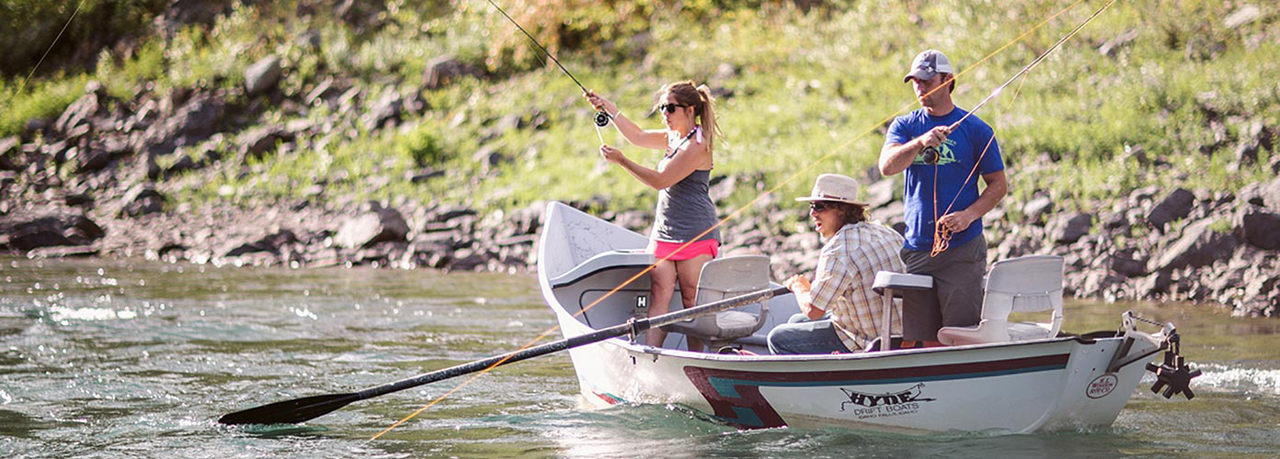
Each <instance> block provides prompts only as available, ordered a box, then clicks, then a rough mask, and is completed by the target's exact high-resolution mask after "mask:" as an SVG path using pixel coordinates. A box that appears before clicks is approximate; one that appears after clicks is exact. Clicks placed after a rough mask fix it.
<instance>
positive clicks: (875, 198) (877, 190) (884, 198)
mask: <svg viewBox="0 0 1280 459" xmlns="http://www.w3.org/2000/svg"><path fill="white" fill-rule="evenodd" d="M896 189H898V187H896V186H894V184H893V179H884V180H880V181H877V182H876V183H873V184H871V186H868V187H867V199H866V200H867V204H868V205H869V206H870V207H871V208H872V209H877V208H880V207H884V206H886V205H889V203H891V202H893V191H894V190H896Z"/></svg>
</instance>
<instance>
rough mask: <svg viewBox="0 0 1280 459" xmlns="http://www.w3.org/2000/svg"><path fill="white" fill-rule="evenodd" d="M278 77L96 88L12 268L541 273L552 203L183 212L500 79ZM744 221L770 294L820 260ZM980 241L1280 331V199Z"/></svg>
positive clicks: (781, 218)
mask: <svg viewBox="0 0 1280 459" xmlns="http://www.w3.org/2000/svg"><path fill="white" fill-rule="evenodd" d="M348 3H349V2H348ZM166 18H168V16H166V17H165V18H161V19H166ZM166 20H168V19H166ZM159 23H164V21H160V22H159ZM313 38H315V37H310V38H308V37H301V38H300V39H299V43H300V44H299V46H302V47H306V46H310V45H309V43H311V42H312V41H314V40H312V39H313ZM281 62H282V60H281V58H280V57H276V56H271V57H267V58H265V59H262V60H260V61H258V62H257V63H255V64H254V65H252V66H249V67H248V69H247V70H246V72H245V74H244V83H243V84H242V85H219V84H214V85H210V86H209V87H193V88H177V89H172V90H166V91H164V92H161V91H158V90H154V89H153V88H152V87H151V86H149V85H142V86H140V87H139V89H138V91H137V92H136V93H135V94H134V95H133V96H132V97H130V98H127V99H120V98H117V97H113V96H112V95H111V94H109V93H108V91H106V90H105V89H104V88H103V87H102V86H101V85H99V84H97V83H94V82H89V83H88V84H87V85H86V86H85V90H84V94H83V95H82V96H80V97H79V99H78V100H76V101H75V102H74V103H71V104H70V105H69V106H68V107H67V108H66V109H65V110H64V111H63V112H62V113H61V115H60V116H57V117H56V118H53V119H32V120H30V121H29V122H28V123H27V125H26V127H25V129H24V130H23V132H22V133H21V134H20V135H16V136H12V137H8V138H3V139H0V250H2V251H6V252H9V253H13V254H17V255H21V256H28V257H73V256H89V257H93V256H97V257H141V258H146V259H152V260H162V261H166V262H173V263H179V262H181V263H212V264H218V265H226V264H229V265H244V264H251V265H277V266H287V267H297V268H305V267H314V266H333V265H345V266H354V265H367V266H377V267H392V268H402V269H414V268H428V269H441V270H467V271H469V270H489V271H504V272H521V271H529V270H532V269H534V266H535V265H536V260H535V253H536V252H535V247H534V246H535V244H536V239H537V237H536V235H537V231H538V228H539V227H540V225H541V221H542V209H543V207H544V205H543V204H541V203H538V204H532V205H529V206H527V207H524V208H517V209H507V210H492V211H488V210H480V209H477V208H473V207H470V206H468V205H463V204H459V203H450V202H439V201H436V202H419V201H413V200H409V199H398V200H393V201H391V202H362V201H356V200H354V199H352V198H350V197H347V196H344V195H342V194H341V193H340V192H337V191H333V190H334V187H332V185H334V184H335V183H331V182H327V181H326V180H328V181H334V182H336V181H342V180H345V179H344V178H342V177H336V178H332V177H330V178H326V179H317V180H315V181H314V183H305V184H301V185H298V184H292V183H291V184H286V185H284V186H301V187H304V188H303V189H302V190H301V192H297V193H292V195H293V196H303V197H295V198H267V197H261V196H239V195H238V191H237V190H235V189H230V188H228V189H226V190H223V189H219V190H217V194H218V195H219V197H221V198H225V199H221V200H219V199H213V200H206V201H203V202H206V203H204V204H193V203H192V202H196V200H183V199H179V198H178V195H181V194H182V193H183V191H182V190H190V189H192V187H191V184H193V183H196V184H198V183H204V182H209V181H212V180H211V178H213V177H217V176H218V174H236V173H239V174H241V175H249V174H253V173H254V172H255V169H254V168H255V167H261V165H260V164H257V163H258V162H259V160H260V159H261V158H263V157H264V155H267V154H279V153H280V152H285V153H287V152H297V151H323V150H324V149H325V148H328V147H329V146H332V145H335V144H340V143H342V142H344V141H348V140H350V139H355V138H357V137H358V136H359V135H360V133H361V132H368V131H375V130H380V129H396V128H397V127H398V126H400V125H401V124H402V122H403V120H406V119H411V118H413V117H419V116H421V115H422V114H423V113H424V112H426V111H428V110H431V107H429V102H428V101H427V100H426V99H425V98H424V97H423V94H424V93H427V92H429V91H431V90H433V89H437V88H439V87H441V86H443V85H448V84H450V82H451V81H455V80H456V79H458V78H476V77H479V78H488V76H486V75H485V72H484V71H483V70H479V69H477V68H476V67H475V66H474V65H471V64H469V63H467V62H463V61H459V60H456V59H453V58H451V57H449V56H440V57H438V58H435V59H432V60H431V61H430V62H428V63H427V65H426V70H425V74H424V75H423V78H422V82H423V83H422V86H421V87H402V86H396V85H389V86H386V87H387V88H389V89H385V90H381V91H376V92H375V91H371V90H368V89H365V87H363V86H361V85H359V84H356V82H354V81H353V80H348V79H344V78H342V77H340V76H337V75H334V76H330V77H326V78H325V79H323V80H322V81H321V82H320V83H318V84H316V85H314V86H309V87H307V88H306V90H305V91H293V92H289V91H284V90H282V88H281V81H282V78H283V77H284V76H285V75H284V72H285V70H284V69H283V68H282V64H281ZM230 86H234V87H230ZM1197 103H1199V104H1201V105H1202V107H1203V110H1204V111H1205V112H1206V113H1209V114H1212V115H1214V116H1211V117H1209V119H1210V121H1209V125H1208V126H1206V129H1209V130H1211V131H1213V132H1220V133H1221V135H1218V136H1217V137H1215V139H1216V141H1217V142H1219V144H1221V145H1238V148H1236V155H1235V160H1236V162H1237V163H1239V164H1247V165H1249V167H1264V168H1268V169H1269V170H1270V171H1272V172H1273V173H1277V174H1280V155H1274V154H1273V155H1271V156H1272V158H1271V159H1270V163H1269V164H1257V162H1258V161H1259V152H1260V151H1264V150H1265V151H1274V148H1275V147H1274V144H1273V143H1274V139H1275V138H1276V137H1277V135H1280V129H1278V128H1276V127H1270V128H1268V127H1266V126H1264V125H1263V124H1262V123H1261V122H1260V121H1253V122H1247V121H1248V120H1247V119H1244V118H1242V117H1241V116H1237V115H1232V114H1231V113H1230V112H1229V111H1224V110H1225V109H1217V108H1214V99H1213V94H1212V93H1205V94H1203V95H1202V100H1199V101H1197ZM313 110H314V111H313ZM315 113H321V114H322V115H315ZM308 114H310V115H311V116H306V115H308ZM1231 117H1235V118H1240V119H1238V120H1235V121H1232V124H1231V125H1232V126H1236V125H1242V126H1246V128H1245V129H1242V130H1240V132H1236V131H1235V130H1228V129H1227V128H1226V127H1224V126H1225V125H1224V124H1223V123H1222V122H1220V121H1215V120H1217V119H1220V118H1230V119H1234V118H1231ZM270 120H275V121H270ZM1237 121H1238V122H1237ZM545 123H547V120H546V119H545V117H544V116H542V115H541V114H540V113H537V112H536V110H534V111H532V112H530V113H524V114H521V115H518V116H517V115H512V116H507V117H504V118H501V119H495V120H491V122H488V126H489V127H488V128H486V129H489V131H487V132H486V133H481V134H483V135H482V136H487V137H489V138H493V137H497V136H499V135H501V134H502V133H504V132H507V131H510V130H519V129H529V130H537V129H540V128H543V126H544V125H545ZM1214 123H1216V124H1214ZM481 143H482V144H483V143H484V142H481ZM1221 145H1214V146H1198V147H1197V146H1189V147H1188V148H1189V149H1195V148H1201V149H1202V150H1203V149H1208V150H1212V149H1213V148H1217V147H1218V146H1221ZM1210 147H1213V148H1210ZM1125 155H1126V156H1127V157H1129V158H1131V159H1134V160H1135V161H1136V162H1137V163H1139V164H1143V165H1144V166H1145V167H1150V168H1162V167H1167V166H1168V163H1163V164H1162V161H1161V160H1160V159H1158V158H1154V159H1149V158H1147V155H1145V154H1144V153H1143V151H1142V149H1141V147H1138V146H1135V147H1125ZM509 156H510V153H504V152H502V151H499V150H495V149H492V148H488V147H487V146H484V145H482V146H481V147H480V148H479V149H478V151H476V152H475V153H474V154H473V155H472V156H471V157H472V159H473V160H475V161H476V162H478V163H484V164H490V165H497V164H501V163H504V162H508V161H512V158H511V157H509ZM1055 162H1056V160H1055V159H1053V158H1046V159H1045V160H1044V161H1034V162H1032V161H1024V162H1023V163H1032V164H1030V165H1027V164H1023V165H1022V166H1021V167H1023V168H1024V170H1023V171H1019V170H1016V168H1013V167H1012V166H1011V171H1010V176H1011V178H1012V180H1013V186H1015V187H1031V186H1034V184H1029V183H1020V182H1019V181H1018V177H1019V173H1020V172H1027V170H1026V169H1025V168H1032V167H1034V168H1042V169H1048V170H1052V168H1054V167H1061V166H1058V165H1056V164H1055ZM844 172H846V173H850V172H849V171H844ZM444 173H445V172H444V171H440V170H433V169H429V168H423V169H422V170H418V171H414V172H411V173H409V174H407V175H405V176H403V177H388V176H375V181H380V182H381V184H382V185H385V184H386V183H387V182H391V181H398V180H404V181H410V182H420V181H425V180H431V179H432V178H433V177H437V176H439V175H441V174H444ZM482 173H484V174H491V173H494V172H493V171H491V170H489V169H488V168H485V169H484V170H483V171H482ZM850 175H855V176H858V178H859V179H860V180H861V181H862V182H863V183H866V184H868V186H867V188H866V189H867V194H868V200H869V201H870V202H871V204H872V207H873V212H872V215H873V218H875V219H877V220H881V221H884V222H887V223H889V224H895V225H898V226H899V227H900V225H901V219H902V217H901V214H902V204H901V201H900V198H898V197H896V196H895V195H900V194H901V192H900V190H899V188H900V185H897V184H895V182H894V180H893V179H885V178H882V177H880V176H879V174H878V173H876V172H874V171H868V172H864V173H861V174H858V173H850ZM483 179H484V177H475V178H473V180H472V183H478V181H479V180H483ZM713 181H714V184H713V187H712V195H713V197H714V198H715V199H716V200H717V204H718V205H719V206H720V207H721V210H722V214H724V215H727V214H728V213H729V212H730V211H731V210H732V209H731V208H730V206H729V204H728V202H727V201H728V199H729V197H730V196H733V195H735V190H739V189H741V190H750V191H752V192H754V191H755V190H765V189H770V188H771V187H772V185H773V184H772V183H766V180H765V179H763V178H760V177H758V176H747V175H734V176H718V177H714V179H713ZM348 182H349V180H348ZM361 185H364V183H362V184H361ZM368 185H370V186H377V185H378V184H374V183H370V184H368ZM573 204H574V205H575V206H576V207H578V208H581V209H584V210H586V211H588V212H591V213H593V214H596V215H600V216H602V217H604V218H606V219H608V220H612V221H615V222H618V223H619V224H621V225H623V226H625V227H628V228H631V229H634V230H637V231H642V232H643V231H645V230H646V228H647V227H648V225H649V224H650V215H649V212H648V211H647V210H642V211H636V210H620V209H614V208H611V206H610V203H609V200H608V198H606V197H586V196H584V197H583V201H580V202H576V203H573ZM1076 209H1091V210H1090V211H1087V212H1081V211H1078V210H1076ZM744 215H745V216H743V217H741V218H738V219H735V220H733V221H729V222H727V223H726V227H725V228H724V229H723V234H724V237H725V241H724V242H725V245H724V250H725V253H744V252H751V253H764V254H768V255H770V256H771V257H772V259H773V267H774V271H775V272H774V274H775V278H777V279H783V278H785V277H786V276H788V275H790V274H793V273H799V272H808V271H810V270H812V269H813V267H814V263H815V262H816V255H815V254H816V251H817V249H818V247H819V245H820V241H819V239H818V237H817V235H816V234H815V233H814V232H813V231H812V229H811V228H810V226H809V224H808V223H807V219H806V215H805V213H804V210H803V208H802V207H801V206H797V205H794V203H793V202H792V201H791V199H790V197H789V196H788V197H781V196H774V197H770V198H767V199H764V200H762V201H761V203H760V204H757V208H755V209H752V210H751V211H749V212H746V213H745V214H744ZM986 226H987V233H986V234H987V237H988V244H989V259H990V260H992V261H994V260H1001V259H1007V258H1011V257H1016V256H1022V255H1029V254H1045V253H1050V254H1058V255H1062V256H1064V257H1065V258H1066V262H1067V269H1066V282H1065V283H1066V288H1067V292H1068V293H1069V294H1071V295H1075V296H1077V297H1086V298H1098V299H1103V300H1107V301H1124V300H1146V301H1189V302H1198V303H1209V304H1217V305H1222V306H1224V307H1228V308H1231V309H1232V311H1233V313H1234V314H1236V315H1242V316H1246V315H1247V316H1259V315H1261V316H1276V315H1280V285H1277V284H1278V283H1280V179H1272V180H1270V181H1264V182H1258V183H1253V184H1251V185H1249V186H1246V187H1244V188H1242V189H1240V190H1235V191H1234V192H1210V191H1207V190H1201V189H1183V188H1179V187H1178V186H1177V184H1176V183H1171V184H1156V185H1155V186H1151V187H1147V188H1140V189H1137V190H1133V191H1131V192H1129V193H1127V195H1124V196H1123V197H1121V198H1115V199H1113V200H1110V201H1094V202H1086V203H1079V202H1069V200H1067V199H1064V198H1062V197H1060V196H1050V195H1046V194H1040V195H1034V196H1032V197H1031V198H1029V199H1026V200H1025V201H1023V200H1020V199H1019V198H1017V197H1015V196H1013V195H1011V196H1010V197H1009V198H1006V199H1005V201H1004V202H1002V203H1001V206H1000V207H999V208H997V210H996V211H994V212H993V213H992V214H990V215H988V216H987V218H986Z"/></svg>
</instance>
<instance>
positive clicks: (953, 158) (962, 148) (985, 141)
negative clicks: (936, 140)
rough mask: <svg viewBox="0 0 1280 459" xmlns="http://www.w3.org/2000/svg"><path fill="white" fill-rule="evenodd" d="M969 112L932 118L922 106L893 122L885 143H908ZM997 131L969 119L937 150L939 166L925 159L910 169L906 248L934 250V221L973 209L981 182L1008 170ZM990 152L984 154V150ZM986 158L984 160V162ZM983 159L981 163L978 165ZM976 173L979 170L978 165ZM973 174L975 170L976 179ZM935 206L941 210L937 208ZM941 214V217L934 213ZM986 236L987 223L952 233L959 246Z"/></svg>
mask: <svg viewBox="0 0 1280 459" xmlns="http://www.w3.org/2000/svg"><path fill="white" fill-rule="evenodd" d="M967 113H968V112H966V111H964V110H962V109H960V108H956V109H954V110H952V111H951V113H948V114H946V115H943V116H931V115H929V114H928V112H926V111H925V110H924V109H923V108H921V109H918V110H915V111H913V112H911V113H908V114H906V115H903V116H899V117H897V118H894V120H893V123H891V124H890V125H889V132H888V134H887V135H886V136H885V144H886V145H888V144H904V143H907V142H910V141H911V140H912V139H915V138H916V137H919V136H921V135H923V134H924V133H925V132H928V131H929V130H930V129H933V128H934V127H937V126H949V125H951V124H953V123H955V122H956V121H959V120H960V119H961V118H964V116H965V114H967ZM994 134H995V133H994V131H993V130H992V129H991V127H990V126H988V125H987V123H984V122H983V121H982V120H980V119H978V117H977V116H970V117H968V118H964V122H962V123H960V125H959V126H958V127H956V129H955V130H954V131H952V132H951V134H950V135H948V136H947V139H946V140H945V141H944V142H943V144H942V146H940V147H939V148H938V163H937V165H933V164H927V163H925V162H924V160H923V158H922V157H921V156H920V155H917V156H916V159H915V161H913V162H912V164H911V166H908V167H907V170H906V173H905V175H906V186H905V187H904V193H903V201H904V204H905V207H906V215H905V220H906V224H907V233H906V244H905V246H906V248H908V249H911V250H929V249H930V248H931V247H933V233H934V226H935V224H934V218H935V216H936V217H941V216H943V215H945V214H946V213H948V212H957V211H960V210H963V209H966V208H968V207H969V206H970V205H973V203H974V202H975V201H977V200H978V180H981V177H982V176H983V175H986V174H990V173H992V172H998V171H1001V170H1004V160H1003V159H1002V158H1001V155H1000V145H999V143H998V142H996V140H995V139H994V138H993V137H994ZM984 150H985V151H986V152H985V153H983V151H984ZM979 156H981V160H979ZM979 161H980V162H979ZM975 164H977V170H976V171H974V165H975ZM970 172H973V174H972V175H971V174H970ZM935 174H936V175H937V198H936V202H935V197H934V175H935ZM935 205H936V207H937V208H936V209H935ZM935 213H936V215H935ZM980 234H982V219H977V220H974V222H973V223H972V224H970V225H969V227H968V228H966V229H964V230H963V231H960V232H957V233H955V234H952V235H951V246H952V247H956V246H959V245H960V244H964V243H965V242H969V241H970V240H972V239H973V238H976V237H978V235H980Z"/></svg>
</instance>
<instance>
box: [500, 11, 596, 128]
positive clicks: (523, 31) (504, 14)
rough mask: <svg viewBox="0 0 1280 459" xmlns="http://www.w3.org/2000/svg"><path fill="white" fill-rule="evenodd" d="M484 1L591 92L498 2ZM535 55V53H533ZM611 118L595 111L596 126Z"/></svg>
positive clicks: (582, 87) (576, 82)
mask: <svg viewBox="0 0 1280 459" xmlns="http://www.w3.org/2000/svg"><path fill="white" fill-rule="evenodd" d="M485 1H486V2H489V4H490V5H493V8H494V9H496V10H498V12H499V13H502V17H505V18H507V20H508V21H511V24H512V25H515V26H516V28H517V29H520V32H522V33H524V36H525V37H528V38H529V41H531V42H533V44H534V45H535V46H537V47H538V49H541V50H542V52H543V53H544V54H546V55H547V57H549V58H551V61H552V62H555V63H556V66H557V67H560V70H562V71H564V74H565V75H569V79H571V80H573V82H574V83H575V84H577V85H578V87H579V88H581V89H582V92H583V93H584V94H585V93H589V92H591V91H588V90H587V87H586V86H583V85H582V83H581V82H579V81H578V79H577V78H574V76H573V74H572V73H569V69H567V68H564V64H561V63H560V60H559V59H556V57H555V56H554V55H552V54H551V51H547V48H546V47H545V46H542V43H538V40H536V39H534V38H533V35H530V34H529V32H528V31H527V30H524V27H520V23H518V22H516V20H515V19H512V18H511V15H509V14H507V12H506V11H503V9H502V7H500V6H498V4H497V3H493V0H485ZM535 56H536V54H535ZM538 60H540V61H541V60H542V58H541V57H539V58H538ZM542 63H543V64H544V65H545V64H546V61H543V62H542ZM611 119H613V116H612V115H609V114H608V113H605V112H604V110H601V111H599V112H596V119H595V121H596V126H597V127H605V126H608V125H609V120H611ZM600 143H604V140H603V139H601V142H600Z"/></svg>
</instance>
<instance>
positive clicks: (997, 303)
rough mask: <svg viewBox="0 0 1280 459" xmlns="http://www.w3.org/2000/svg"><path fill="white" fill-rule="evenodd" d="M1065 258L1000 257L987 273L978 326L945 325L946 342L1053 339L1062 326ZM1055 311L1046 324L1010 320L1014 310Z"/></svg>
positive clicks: (940, 332) (940, 335)
mask: <svg viewBox="0 0 1280 459" xmlns="http://www.w3.org/2000/svg"><path fill="white" fill-rule="evenodd" d="M1062 265H1063V263H1062V257H1059V256H1054V255H1035V256H1028V257H1019V258H1013V259H1009V260H1001V261H998V262H996V263H995V264H993V265H991V272H990V273H989V274H987V285H986V294H985V295H984V296H983V299H982V321H981V322H979V323H978V325H977V326H975V327H942V329H940V330H938V341H940V342H942V344H947V345H965V344H982V343H1000V342H1006V341H1022V340H1030V339H1042V338H1052V337H1054V336H1057V335H1058V330H1059V329H1060V328H1061V327H1062ZM1048 310H1052V311H1053V313H1052V316H1051V317H1050V320H1049V322H1047V323H1033V322H1019V323H1009V314H1010V313H1012V312H1036V311H1048Z"/></svg>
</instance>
